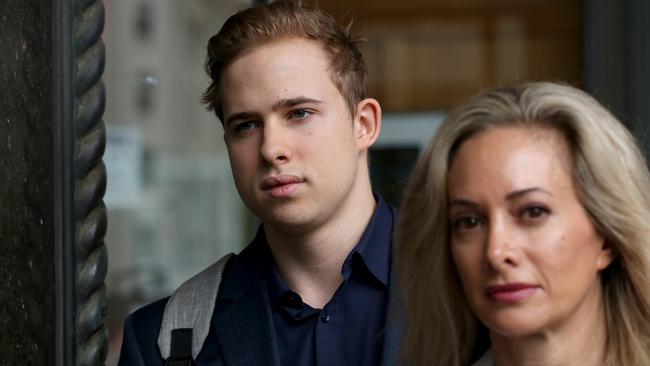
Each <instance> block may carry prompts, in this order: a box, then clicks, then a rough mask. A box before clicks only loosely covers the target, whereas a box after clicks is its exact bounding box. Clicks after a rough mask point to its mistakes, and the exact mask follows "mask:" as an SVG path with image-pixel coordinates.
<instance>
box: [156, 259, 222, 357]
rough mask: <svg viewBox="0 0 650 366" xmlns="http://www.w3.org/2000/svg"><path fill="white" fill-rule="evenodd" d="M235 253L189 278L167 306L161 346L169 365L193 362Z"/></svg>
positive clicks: (161, 332)
mask: <svg viewBox="0 0 650 366" xmlns="http://www.w3.org/2000/svg"><path fill="white" fill-rule="evenodd" d="M231 256H232V253H230V254H226V255H225V256H223V257H222V258H221V259H219V260H218V261H217V262H216V263H214V264H212V265H211V266H210V267H208V268H206V269H204V270H203V271H201V272H200V273H199V274H197V275H196V276H194V277H192V278H190V279H189V280H187V281H185V282H184V283H183V284H182V285H181V286H180V287H179V288H178V289H176V291H174V293H173V294H172V296H171V297H170V298H169V301H167V305H165V313H164V315H163V320H162V324H161V326H160V333H159V334H158V348H160V355H161V356H162V358H163V359H165V360H166V364H167V365H168V366H181V365H183V366H185V365H191V364H192V362H193V360H195V359H196V357H197V356H198V355H199V352H201V348H203V343H204V342H205V339H206V338H207V336H208V333H209V331H210V322H211V320H212V312H213V311H214V305H215V303H216V301H217V294H218V292H219V285H220V284H221V278H222V275H223V270H224V268H225V266H226V263H227V262H228V260H229V259H230V257H231Z"/></svg>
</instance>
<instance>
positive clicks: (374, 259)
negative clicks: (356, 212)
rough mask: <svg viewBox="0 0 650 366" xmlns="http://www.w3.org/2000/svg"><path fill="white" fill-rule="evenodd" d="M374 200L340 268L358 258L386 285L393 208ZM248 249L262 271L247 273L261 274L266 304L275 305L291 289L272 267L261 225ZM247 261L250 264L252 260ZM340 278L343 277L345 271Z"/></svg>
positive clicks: (383, 202)
mask: <svg viewBox="0 0 650 366" xmlns="http://www.w3.org/2000/svg"><path fill="white" fill-rule="evenodd" d="M375 199H376V201H377V206H376V207H375V211H374V212H373V215H372V217H371V219H370V222H369V223H368V225H367V226H366V229H365V230H364V232H363V234H362V235H361V239H360V240H359V242H358V243H357V245H356V246H355V247H354V248H353V249H352V251H351V252H350V254H349V255H348V257H347V259H346V262H345V263H344V264H343V268H341V271H342V272H343V271H344V270H345V266H346V265H350V264H351V262H352V261H353V259H354V257H358V258H359V259H360V260H359V262H361V263H362V264H363V265H364V266H365V267H366V269H367V270H368V271H369V272H370V273H371V274H372V276H373V277H374V278H375V279H377V280H378V281H379V282H381V283H382V284H383V285H384V286H386V287H388V283H389V279H390V267H391V249H392V248H391V246H392V238H393V225H394V220H395V213H394V212H393V208H392V207H390V205H388V204H387V203H386V202H385V201H384V200H383V198H381V197H380V196H379V195H375ZM251 249H254V252H256V253H257V255H258V256H259V258H261V261H260V262H261V263H259V264H261V265H262V266H263V267H265V268H264V270H263V271H256V270H254V269H253V268H250V271H249V272H248V273H249V276H253V277H257V276H256V275H255V274H256V273H263V274H264V276H265V277H266V279H267V281H266V282H267V286H268V291H269V300H270V303H271V304H272V305H273V306H275V305H277V304H278V303H279V302H280V300H281V297H282V295H283V294H284V293H285V292H286V291H291V289H289V287H287V285H286V283H285V282H284V281H283V280H282V277H281V276H280V274H279V272H278V270H277V268H276V265H275V261H274V260H273V255H272V254H271V250H270V249H269V246H268V243H267V242H266V235H265V234H264V227H263V225H260V228H259V229H258V231H257V235H256V236H255V239H254V240H253V242H252V243H251ZM250 264H251V265H253V263H250ZM344 277H346V276H345V274H344Z"/></svg>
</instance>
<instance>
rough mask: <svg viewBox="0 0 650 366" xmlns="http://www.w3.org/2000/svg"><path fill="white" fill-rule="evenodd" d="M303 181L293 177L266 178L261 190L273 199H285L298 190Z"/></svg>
mask: <svg viewBox="0 0 650 366" xmlns="http://www.w3.org/2000/svg"><path fill="white" fill-rule="evenodd" d="M304 182H305V180H304V179H303V178H300V177H297V176H295V175H277V176H274V177H270V178H266V179H264V181H263V182H262V185H261V188H262V190H263V191H264V192H267V193H268V194H269V195H270V196H271V197H273V198H286V197H289V196H291V194H293V193H294V192H295V191H296V190H298V189H299V188H300V186H301V185H302V183H304Z"/></svg>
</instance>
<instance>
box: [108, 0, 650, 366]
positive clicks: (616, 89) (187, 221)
mask: <svg viewBox="0 0 650 366" xmlns="http://www.w3.org/2000/svg"><path fill="white" fill-rule="evenodd" d="M255 2H256V1H253V0H184V1H178V0H105V5H106V10H107V19H106V24H107V26H106V29H105V33H104V41H105V43H106V47H107V57H108V60H107V65H106V72H105V75H104V80H105V83H106V86H107V109H106V114H105V117H104V119H105V122H106V125H107V130H108V147H107V151H106V155H105V158H104V159H105V163H106V166H107V170H108V182H109V183H108V191H107V194H106V197H105V202H106V205H107V208H108V212H109V231H108V234H107V237H106V243H107V246H108V248H109V263H110V264H109V268H110V269H109V274H108V277H107V281H106V282H107V286H108V288H109V299H110V300H109V301H110V302H109V313H108V327H109V332H110V335H111V348H110V354H109V359H108V360H107V364H109V365H110V364H114V363H115V362H116V360H117V358H116V357H117V354H118V353H119V345H120V343H121V332H122V330H121V326H122V323H123V321H124V318H125V317H126V315H127V314H128V313H129V312H131V311H133V310H134V309H136V308H137V307H139V306H141V305H143V304H145V303H148V302H151V301H153V300H156V299H158V298H161V297H164V296H166V295H168V294H169V293H170V292H171V291H172V290H173V289H174V288H176V287H177V286H178V285H179V284H180V283H181V282H183V281H184V280H186V279H188V278H189V277H190V276H191V275H193V274H195V273H197V272H198V271H199V270H201V269H202V268H204V267H206V266H207V265H209V264H210V263H212V262H213V261H214V260H216V259H217V258H219V257H220V256H221V255H223V254H225V253H228V252H233V251H234V252H237V251H239V250H240V249H241V248H243V246H245V245H246V243H247V242H248V241H249V240H250V239H251V237H252V234H253V232H254V231H255V229H256V220H255V218H253V217H252V216H251V215H250V214H249V213H248V211H247V210H246V208H245V207H244V206H243V205H242V203H241V201H240V200H239V196H238V194H237V191H236V190H235V188H234V183H233V181H232V177H231V174H230V168H229V165H228V157H227V155H226V150H225V145H224V144H223V139H222V130H221V125H220V123H219V121H218V120H217V119H216V117H215V116H214V115H213V114H211V113H209V112H207V111H205V109H204V108H203V107H202V105H201V104H200V95H201V93H202V91H203V90H204V88H205V87H206V86H207V82H208V80H207V76H206V75H205V73H204V71H203V61H204V57H205V45H206V43H207V40H208V39H209V37H210V36H211V35H212V34H214V33H216V32H217V31H218V30H219V28H220V27H221V25H222V23H223V22H224V21H225V19H226V18H227V17H228V16H229V15H230V14H232V13H234V12H235V11H237V10H238V9H242V8H245V7H247V6H250V5H252V4H253V3H255ZM257 2H260V1H257ZM318 5H319V7H320V8H322V9H324V10H327V11H329V12H331V13H332V14H333V15H334V16H335V17H336V18H337V19H339V20H340V21H341V22H343V23H347V22H353V23H352V29H353V32H354V33H355V34H360V35H362V36H363V37H364V38H365V39H366V43H365V44H364V46H363V52H364V56H365V58H366V61H367V64H368V70H369V85H368V86H369V94H370V95H371V96H372V97H375V98H377V99H378V100H379V101H380V103H381V104H382V107H383V109H384V113H385V115H384V126H383V132H382V136H381V138H380V140H379V141H378V143H377V145H376V146H375V147H374V149H373V151H372V158H371V161H372V166H371V173H372V175H373V181H374V184H375V186H376V189H377V190H378V191H379V192H382V194H383V195H384V196H385V197H387V198H388V200H389V201H391V202H392V203H393V204H395V205H397V204H399V200H400V192H401V190H402V187H403V184H404V182H405V179H406V177H407V175H408V173H409V171H410V169H411V167H412V165H413V163H414V161H415V159H416V157H417V155H418V153H419V151H420V149H421V148H422V147H423V146H424V145H425V144H426V143H427V142H428V141H429V139H430V137H431V136H432V135H433V133H434V132H435V129H436V127H437V126H438V124H439V123H440V122H441V121H442V119H443V118H444V114H445V111H446V110H448V109H449V108H450V107H452V106H454V105H455V104H456V103H458V102H459V101H460V100H462V99H464V98H466V97H467V96H469V95H471V94H474V93H476V92H477V91H479V90H481V89H483V88H486V87H491V86H497V85H512V84H516V83H520V82H524V81H532V80H553V81H563V82H567V83H570V84H573V85H576V86H579V87H583V88H585V89H587V90H588V91H589V92H591V93H592V94H594V95H595V96H596V97H597V98H598V99H600V100H601V102H603V103H604V104H605V105H606V106H608V107H609V108H611V109H612V110H613V111H614V112H615V113H616V114H617V115H618V116H619V117H620V118H621V119H622V120H623V121H624V122H625V123H627V125H628V126H629V127H630V128H631V129H632V130H634V131H635V133H636V134H637V136H638V137H639V139H640V141H641V142H642V144H643V146H644V147H645V149H646V150H647V149H648V144H649V141H650V140H648V138H647V126H646V123H647V122H646V121H648V120H650V103H648V102H647V100H646V99H647V95H650V72H648V71H650V70H649V66H648V65H650V29H649V27H650V2H648V1H645V0H629V1H608V0H407V1H394V0H319V1H318Z"/></svg>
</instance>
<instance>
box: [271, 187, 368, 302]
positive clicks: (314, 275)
mask: <svg viewBox="0 0 650 366" xmlns="http://www.w3.org/2000/svg"><path fill="white" fill-rule="evenodd" d="M375 206H376V203H375V200H374V197H373V196H372V193H371V190H370V187H368V189H367V194H361V195H357V198H356V199H350V200H347V201H345V202H344V203H343V205H342V206H341V207H339V209H338V210H337V212H336V214H335V215H332V219H331V220H329V221H328V222H326V223H324V224H322V225H319V226H318V227H317V228H316V229H315V230H309V231H308V232H304V233H299V234H295V233H290V234H288V233H286V232H283V231H280V230H276V228H274V227H272V226H269V227H267V226H265V233H266V239H267V242H268V244H269V248H270V249H271V252H272V254H273V258H274V260H275V263H276V266H277V268H278V271H279V273H280V275H281V276H282V278H283V279H284V281H285V282H286V284H287V286H288V287H289V288H291V289H292V290H293V291H295V292H297V293H298V294H300V296H301V297H302V299H303V302H305V303H306V304H308V305H310V306H311V307H314V308H322V307H323V306H325V305H326V304H327V303H328V302H329V301H330V299H331V298H332V296H333V295H334V293H335V292H336V290H337V289H338V288H339V286H340V285H341V283H342V281H343V277H342V274H341V268H342V266H343V262H344V261H345V259H346V257H347V256H348V254H349V253H350V252H351V251H352V249H353V248H354V246H355V245H356V244H357V243H358V242H359V239H360V238H361V236H362V235H363V232H364V230H365V228H366V226H367V225H368V223H369V222H370V220H371V218H372V215H373V212H374V210H375Z"/></svg>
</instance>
